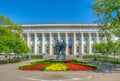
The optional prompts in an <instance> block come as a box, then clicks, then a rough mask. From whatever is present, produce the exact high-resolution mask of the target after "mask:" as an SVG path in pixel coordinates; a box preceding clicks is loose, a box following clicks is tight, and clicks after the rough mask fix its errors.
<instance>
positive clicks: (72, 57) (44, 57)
mask: <svg viewBox="0 0 120 81" xmlns="http://www.w3.org/2000/svg"><path fill="white" fill-rule="evenodd" d="M43 59H56V55H43ZM60 59H62V56H60ZM66 59H78V58H77V57H76V56H75V55H68V56H66Z"/></svg>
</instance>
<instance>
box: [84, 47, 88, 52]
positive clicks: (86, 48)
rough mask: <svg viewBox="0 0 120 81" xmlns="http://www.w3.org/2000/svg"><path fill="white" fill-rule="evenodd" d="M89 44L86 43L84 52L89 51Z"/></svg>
mask: <svg viewBox="0 0 120 81" xmlns="http://www.w3.org/2000/svg"><path fill="white" fill-rule="evenodd" d="M88 51H89V50H88V46H87V45H84V53H88Z"/></svg>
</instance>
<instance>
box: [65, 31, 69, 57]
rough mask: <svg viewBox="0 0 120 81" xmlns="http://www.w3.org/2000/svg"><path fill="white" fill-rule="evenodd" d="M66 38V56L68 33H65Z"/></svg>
mask: <svg viewBox="0 0 120 81" xmlns="http://www.w3.org/2000/svg"><path fill="white" fill-rule="evenodd" d="M65 35H66V36H65V37H66V55H68V33H65Z"/></svg>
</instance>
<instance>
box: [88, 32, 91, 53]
mask: <svg viewBox="0 0 120 81" xmlns="http://www.w3.org/2000/svg"><path fill="white" fill-rule="evenodd" d="M88 34H89V39H88V40H89V45H88V46H89V54H91V32H89V33H88Z"/></svg>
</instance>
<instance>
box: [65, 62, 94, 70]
mask: <svg viewBox="0 0 120 81" xmlns="http://www.w3.org/2000/svg"><path fill="white" fill-rule="evenodd" d="M65 64H66V65H67V66H68V67H69V69H70V70H71V71H86V70H94V69H93V68H92V67H89V66H83V65H80V64H73V63H69V62H68V63H65Z"/></svg>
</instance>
